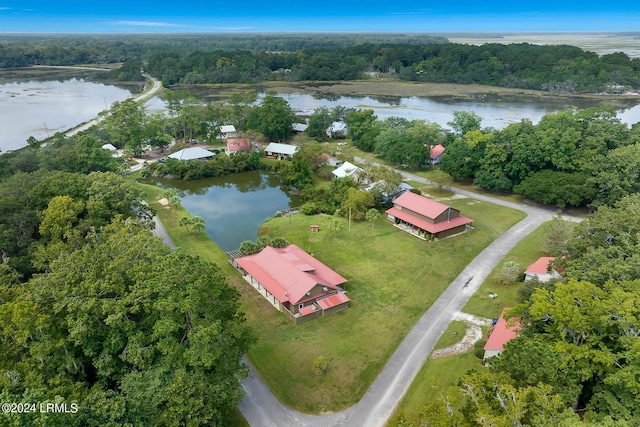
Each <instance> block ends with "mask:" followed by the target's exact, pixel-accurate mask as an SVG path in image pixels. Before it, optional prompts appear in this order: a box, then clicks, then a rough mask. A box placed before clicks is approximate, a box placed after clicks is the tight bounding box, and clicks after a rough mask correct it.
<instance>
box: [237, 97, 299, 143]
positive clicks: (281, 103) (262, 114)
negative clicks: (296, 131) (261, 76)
mask: <svg viewBox="0 0 640 427" xmlns="http://www.w3.org/2000/svg"><path fill="white" fill-rule="evenodd" d="M295 119H296V116H295V114H294V113H293V110H291V107H290V106H289V103H288V102H287V101H286V100H285V99H283V98H281V97H279V96H276V95H275V94H274V93H269V94H267V95H266V96H265V97H264V98H263V99H262V103H261V104H260V106H258V107H256V108H254V110H253V111H252V112H251V114H250V115H249V123H248V124H249V126H250V127H251V128H252V129H255V130H257V131H258V132H260V133H261V134H263V135H264V136H265V137H266V138H268V139H275V140H278V141H284V140H285V139H286V138H287V137H288V136H289V135H291V132H292V131H293V130H292V125H293V123H294V122H295Z"/></svg>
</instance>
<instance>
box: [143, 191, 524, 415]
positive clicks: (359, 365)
mask: <svg viewBox="0 0 640 427" xmlns="http://www.w3.org/2000/svg"><path fill="white" fill-rule="evenodd" d="M138 185H139V187H140V188H141V189H143V191H145V194H146V198H147V200H148V201H149V202H150V204H151V205H152V206H153V207H155V208H156V209H157V210H158V216H159V218H160V219H161V221H162V222H163V224H164V225H165V227H166V228H167V231H168V233H169V235H170V237H171V238H172V240H173V241H174V243H176V245H177V246H178V247H180V248H183V249H184V250H187V251H189V252H192V253H198V254H199V255H201V256H202V257H203V258H204V259H207V260H210V261H213V262H216V263H217V264H218V265H219V266H220V268H221V269H222V270H223V272H224V273H225V274H226V275H227V277H229V282H230V283H231V284H232V285H234V286H236V287H237V288H238V289H239V290H240V292H241V295H242V297H241V298H242V299H241V302H242V309H243V311H245V313H246V317H247V321H248V324H249V325H250V326H251V327H252V329H253V330H254V331H255V334H256V335H257V337H258V341H257V343H256V345H255V346H254V347H253V348H252V349H251V350H250V351H249V354H248V356H249V358H250V359H251V361H252V363H253V364H254V366H256V367H257V369H258V371H259V373H260V375H261V376H262V377H263V379H264V380H265V382H266V383H267V384H268V385H269V386H270V387H271V389H272V390H273V392H274V394H275V395H276V396H278V398H279V399H280V400H281V401H282V402H283V403H285V404H287V405H289V406H291V407H294V408H296V409H299V410H301V411H305V412H312V413H323V412H328V411H338V410H341V409H344V408H347V407H349V406H351V405H353V404H355V403H356V402H357V401H358V400H359V399H360V398H361V396H362V394H363V393H364V392H365V391H366V389H367V388H368V386H369V385H370V384H371V382H372V381H373V379H375V377H376V376H377V374H378V373H379V371H380V369H381V368H382V366H383V365H384V363H385V362H386V361H387V360H388V358H389V357H390V355H391V353H392V352H393V351H394V350H395V348H396V347H397V346H398V344H399V342H400V341H401V340H402V338H403V337H404V336H405V335H406V333H407V332H408V331H409V329H410V328H411V327H412V326H413V325H414V324H415V322H416V321H417V319H418V318H419V316H420V315H422V313H424V311H425V310H426V309H427V308H428V307H429V306H430V305H431V303H432V302H433V301H434V300H435V299H436V298H437V297H438V296H439V295H440V293H441V292H442V290H443V289H444V288H445V287H446V286H447V285H448V284H449V283H450V282H451V281H452V280H453V278H455V277H456V276H457V274H458V273H459V272H460V271H461V270H462V269H463V268H464V266H465V265H466V264H467V263H468V262H469V261H470V260H471V259H473V257H474V256H475V255H476V254H477V253H478V252H480V251H481V250H482V249H483V248H484V247H486V246H487V245H488V244H489V243H490V242H491V241H492V240H494V239H495V238H496V237H497V236H499V235H500V234H502V233H503V232H504V231H505V230H506V229H508V228H509V227H510V226H511V225H512V224H514V223H515V222H517V221H518V220H520V219H521V218H522V217H523V214H522V213H521V212H518V211H514V210H510V209H506V208H502V207H498V206H495V205H491V204H488V203H479V202H476V201H473V200H470V199H458V200H455V201H454V203H453V206H454V207H456V208H458V209H460V210H461V211H462V213H463V214H464V215H465V216H469V217H471V218H474V219H475V220H476V221H475V223H474V226H475V229H474V230H473V231H471V232H469V233H466V234H463V235H460V236H457V237H454V238H450V239H444V240H442V241H439V242H432V243H429V242H425V241H423V240H420V239H417V238H415V237H413V236H410V235H408V234H406V233H404V232H402V231H400V230H398V229H396V228H395V227H393V226H392V225H391V223H390V222H388V221H386V220H384V219H380V220H379V221H378V222H377V224H376V227H375V229H374V230H372V229H371V225H370V224H369V223H353V224H352V226H351V230H349V229H348V228H349V227H348V223H347V221H346V220H342V229H341V230H340V231H339V232H338V236H337V237H336V235H335V233H334V232H332V231H329V228H328V223H329V221H330V220H331V217H328V216H323V215H318V216H313V217H307V216H302V215H295V216H293V217H291V218H274V219H272V220H270V221H268V222H267V223H265V225H264V226H263V229H262V233H263V234H269V235H270V236H272V237H274V236H282V237H285V238H287V239H288V240H289V241H291V242H292V243H296V244H298V245H299V246H300V247H302V248H303V249H306V250H309V251H311V252H312V253H314V255H315V256H316V257H317V258H318V259H320V260H321V261H322V262H324V263H326V264H327V265H329V266H330V267H332V268H334V269H335V270H336V271H337V272H338V273H340V274H342V275H343V276H344V277H346V278H347V279H349V281H348V282H347V283H346V290H347V292H348V295H349V297H350V298H351V300H352V304H351V307H350V309H349V310H346V311H345V312H342V313H338V314H335V315H332V316H328V317H326V318H320V319H315V320H314V321H311V322H308V323H305V324H302V325H298V326H295V325H293V324H292V323H291V321H290V320H288V319H287V318H286V317H285V316H284V315H283V314H282V313H279V312H277V311H276V310H274V309H273V307H272V306H271V305H270V304H269V303H268V302H267V301H266V300H264V298H263V297H262V296H260V295H259V294H258V293H257V292H255V290H254V289H253V288H252V287H250V286H249V285H248V284H247V283H246V282H244V280H242V279H241V277H240V275H239V274H238V273H237V272H236V271H235V270H234V269H233V268H232V267H231V266H230V265H229V264H228V263H227V262H226V255H225V254H224V253H223V252H222V251H221V250H220V249H219V248H218V247H217V246H216V245H215V244H214V243H213V242H212V241H211V240H210V239H209V238H208V237H207V236H204V235H202V236H200V237H194V236H189V235H188V234H187V233H186V231H185V230H184V229H182V228H181V227H180V226H179V225H178V220H179V218H181V217H182V216H188V215H189V214H188V212H186V211H185V210H184V209H182V208H181V207H179V206H178V207H175V208H168V207H165V206H162V205H160V204H159V203H158V202H157V199H158V198H160V197H162V195H163V193H164V191H163V190H162V189H160V188H157V187H153V186H148V185H143V184H138ZM290 222H291V223H290ZM311 224H317V225H319V226H320V232H319V233H311V231H310V228H309V225H311ZM319 355H323V356H325V358H326V359H327V360H328V362H329V367H328V369H327V373H326V374H325V375H324V376H321V377H318V376H316V375H314V374H313V373H312V372H311V369H310V366H311V362H312V361H313V359H315V358H316V357H317V356H319Z"/></svg>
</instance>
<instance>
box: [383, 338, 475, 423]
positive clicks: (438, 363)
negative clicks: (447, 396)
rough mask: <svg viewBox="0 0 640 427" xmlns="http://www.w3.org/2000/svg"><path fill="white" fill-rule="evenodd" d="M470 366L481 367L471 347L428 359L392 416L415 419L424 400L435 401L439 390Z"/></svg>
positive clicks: (451, 383) (424, 403)
mask: <svg viewBox="0 0 640 427" xmlns="http://www.w3.org/2000/svg"><path fill="white" fill-rule="evenodd" d="M472 369H476V370H477V369H483V367H482V363H481V361H480V359H478V358H477V357H476V356H475V355H474V354H473V350H472V351H469V352H467V353H463V354H459V355H456V356H449V357H443V358H440V359H428V360H427V363H425V364H424V365H423V366H422V369H420V372H418V375H416V378H415V379H414V380H413V383H412V384H411V386H410V387H409V389H408V390H407V393H406V394H405V395H404V398H403V399H402V401H400V404H399V405H398V407H397V409H396V411H395V413H394V415H393V417H392V419H394V418H399V417H400V416H403V417H404V418H406V419H408V420H415V419H416V418H417V417H418V415H419V414H420V412H421V411H422V409H423V408H424V406H425V405H426V404H427V402H433V401H435V400H436V399H437V398H438V397H439V395H440V392H441V391H444V390H446V389H447V388H448V387H450V386H455V385H456V384H457V383H458V380H459V379H460V377H462V375H464V374H466V373H467V372H468V371H470V370H472ZM412 425H413V424H412Z"/></svg>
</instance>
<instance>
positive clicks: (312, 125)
mask: <svg viewBox="0 0 640 427" xmlns="http://www.w3.org/2000/svg"><path fill="white" fill-rule="evenodd" d="M332 122H333V119H332V117H331V112H330V111H329V109H328V108H327V107H320V108H316V109H315V110H313V113H311V116H310V117H309V127H308V128H307V131H306V132H307V135H309V136H310V137H311V138H313V139H315V140H316V141H322V142H324V141H326V140H327V139H328V138H329V137H328V136H327V129H328V128H329V126H331V123H332Z"/></svg>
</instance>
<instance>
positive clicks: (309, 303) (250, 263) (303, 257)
mask: <svg viewBox="0 0 640 427" xmlns="http://www.w3.org/2000/svg"><path fill="white" fill-rule="evenodd" d="M232 264H233V265H234V266H236V267H237V268H238V269H239V270H240V272H242V274H243V276H244V278H245V279H246V280H247V281H248V282H249V283H250V284H251V285H252V286H253V287H254V288H255V289H256V290H258V291H259V292H260V293H261V294H262V295H263V296H264V297H265V298H266V299H267V300H268V301H269V302H270V303H271V304H272V305H273V306H274V307H276V308H277V309H278V310H280V311H282V312H283V313H285V314H287V315H288V316H289V318H291V319H292V320H293V321H294V322H295V323H299V322H302V321H306V320H309V319H312V318H315V317H319V316H326V315H328V314H332V313H335V312H338V311H342V310H344V309H346V308H348V307H349V298H348V297H347V295H346V294H345V293H344V289H342V288H341V287H340V285H342V284H344V283H346V281H347V279H345V278H344V277H342V276H341V275H339V274H338V273H336V272H335V271H333V270H332V269H330V268H329V267H327V266H326V265H324V264H323V263H321V262H320V261H318V260H317V259H316V258H314V257H313V256H311V255H309V254H308V253H306V252H305V251H304V250H302V249H300V248H299V247H298V246H296V245H289V246H286V247H284V248H274V247H271V246H267V247H266V248H264V249H263V250H262V251H260V252H259V253H257V254H254V255H248V256H244V257H240V258H236V259H234V260H233V261H232Z"/></svg>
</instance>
